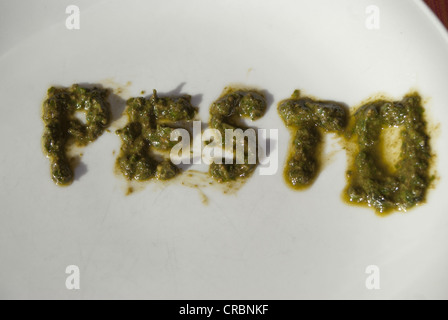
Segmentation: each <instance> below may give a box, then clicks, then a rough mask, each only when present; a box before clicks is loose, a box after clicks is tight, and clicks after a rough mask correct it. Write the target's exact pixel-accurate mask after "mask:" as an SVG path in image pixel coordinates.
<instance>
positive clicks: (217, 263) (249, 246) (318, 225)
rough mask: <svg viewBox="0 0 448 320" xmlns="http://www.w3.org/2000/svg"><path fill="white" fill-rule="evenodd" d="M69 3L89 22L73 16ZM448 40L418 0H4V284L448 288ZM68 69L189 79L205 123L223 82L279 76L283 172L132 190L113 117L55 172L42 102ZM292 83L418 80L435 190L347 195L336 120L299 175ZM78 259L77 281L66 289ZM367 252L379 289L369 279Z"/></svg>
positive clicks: (295, 290)
mask: <svg viewBox="0 0 448 320" xmlns="http://www.w3.org/2000/svg"><path fill="white" fill-rule="evenodd" d="M75 2H76V3H75ZM72 4H75V5H77V6H78V7H79V10H80V29H79V30H69V29H67V27H66V19H67V18H68V17H69V14H67V13H66V8H67V6H69V5H72ZM372 6H373V7H372ZM377 14H378V15H377ZM373 15H374V16H373ZM372 19H373V20H372ZM378 19H379V20H378ZM377 27H378V28H377ZM447 56H448V36H447V33H446V31H445V30H444V29H443V27H442V26H441V24H440V23H439V22H438V21H437V20H436V18H435V17H434V16H433V14H432V13H431V12H430V11H429V9H428V8H427V7H426V6H425V5H424V4H423V3H421V2H420V1H408V0H399V1H398V0H397V1H385V0H384V1H380V0H369V1H364V0H361V1H359V0H356V1H348V0H346V1H344V0H340V1H330V0H319V1H287V0H281V1H278V0H276V1H274V0H263V1H255V0H253V1H233V0H230V1H205V0H192V1H180V0H179V1H136V0H131V1H73V3H72V2H71V1H66V0H63V1H29V2H27V4H26V5H24V4H23V3H22V2H20V3H19V2H17V1H1V2H0V97H1V107H0V108H1V111H2V112H1V117H0V145H1V153H0V164H1V167H0V205H1V210H0V211H1V212H0V261H1V263H0V297H1V298H64V299H90V298H148V299H299V298H330V299H331V298H366V299H370V298H372V299H377V298H386V299H389V298H392V299H394V298H410V299H414V298H445V299H446V298H448V273H447V272H446V270H448V232H447V230H448V197H447V194H448V184H447V179H446V178H447V176H448V172H447V170H448V166H446V165H445V164H446V163H448V153H447V148H446V146H447V141H448V135H447V131H446V128H447V127H448V90H447V84H448V60H447ZM73 83H89V84H95V83H97V84H98V83H100V84H102V85H104V86H105V87H111V88H113V89H116V90H117V89H118V88H121V89H120V90H121V93H120V97H121V98H122V99H126V98H128V97H131V96H138V95H140V92H141V91H142V90H145V91H146V92H151V90H152V89H157V90H158V91H159V92H160V93H170V92H177V93H186V94H190V95H192V96H193V101H194V103H195V104H196V105H197V106H198V107H199V110H200V111H199V118H200V119H201V120H202V121H203V122H204V123H206V122H207V121H208V113H209V106H210V104H211V103H212V101H214V100H215V99H216V98H217V97H218V96H219V95H220V93H221V92H222V90H223V89H224V87H225V86H227V85H229V84H235V83H238V84H243V85H246V86H251V87H256V88H260V89H263V90H266V91H267V92H268V93H269V96H270V99H269V100H270V106H269V108H268V111H267V113H266V115H265V116H264V117H263V118H262V119H260V120H258V121H256V122H253V123H251V124H250V125H253V126H255V127H257V128H266V129H278V134H279V138H278V143H276V144H273V145H272V150H271V151H278V162H279V168H278V172H277V174H275V175H271V176H261V175H260V174H259V172H258V171H257V172H256V173H255V174H254V176H253V177H252V178H251V179H250V180H248V182H247V183H246V184H245V185H244V186H243V187H242V188H241V189H240V190H239V191H238V192H237V193H236V194H230V195H229V194H223V193H222V191H221V190H220V189H218V188H214V187H203V188H202V187H201V188H200V189H201V190H200V191H199V190H198V189H195V188H190V187H188V186H183V185H182V184H181V183H179V181H177V182H176V181H174V182H172V183H169V184H160V183H148V184H147V185H146V186H145V187H144V188H142V189H141V190H137V191H136V192H135V193H133V194H132V195H130V196H126V195H125V188H126V185H125V183H124V181H123V179H120V178H119V177H117V176H116V175H115V174H114V163H115V158H116V154H115V155H113V152H114V151H115V152H118V151H119V148H120V140H119V138H118V137H117V136H116V135H115V134H114V133H113V130H114V129H116V128H117V127H118V124H114V125H113V126H112V130H111V131H112V132H111V133H104V134H103V135H102V136H101V137H100V138H99V139H98V140H97V141H96V142H95V143H92V144H91V145H89V146H88V147H87V148H85V150H84V156H83V158H82V164H81V165H80V166H79V167H78V169H77V170H76V180H75V181H74V183H73V184H72V185H71V186H69V187H66V188H60V187H57V186H55V185H54V184H53V182H52V181H51V179H50V174H49V162H48V160H47V159H46V158H45V156H44V155H43V154H42V149H41V136H42V132H43V123H42V120H41V104H42V101H43V99H44V98H45V95H46V90H47V89H48V88H49V87H50V86H51V85H60V86H70V85H71V84H73ZM295 89H301V90H302V91H303V92H304V93H306V94H309V95H313V96H317V97H319V98H321V99H331V100H336V101H342V102H345V103H346V104H347V105H349V106H356V105H358V104H359V103H361V102H362V101H363V100H365V99H366V98H368V97H370V96H372V95H375V94H378V93H384V94H386V95H388V96H390V97H392V98H395V99H401V97H402V96H403V95H405V94H406V93H408V92H410V91H411V90H414V89H417V90H418V91H419V92H420V93H421V95H422V96H423V97H424V99H425V107H426V109H427V114H428V120H429V121H430V123H431V125H433V126H437V127H438V129H437V130H436V132H435V134H434V138H433V140H432V142H433V149H434V151H435V152H436V154H437V173H438V177H439V179H438V181H437V184H436V187H435V189H433V190H430V192H429V193H428V199H427V203H426V204H424V205H421V206H419V207H417V208H415V209H413V210H410V211H409V212H407V213H406V214H401V213H396V214H393V215H390V216H388V217H385V218H381V217H379V216H377V215H375V213H374V212H373V211H372V210H371V209H368V208H360V207H353V206H349V205H347V204H345V203H344V202H343V201H342V200H341V194H342V192H343V189H344V187H345V184H346V181H345V171H346V168H347V159H346V154H345V151H344V150H343V149H342V148H341V146H340V145H339V144H338V143H337V142H336V140H335V139H334V138H332V137H331V136H330V137H328V139H327V144H326V148H325V157H326V158H329V159H330V160H328V161H326V162H325V166H324V168H323V170H322V172H321V174H320V175H319V177H318V179H317V180H316V182H315V184H314V185H313V186H312V188H310V189H309V190H307V191H304V192H297V191H293V190H291V189H289V188H288V187H287V186H286V184H285V183H284V181H283V177H282V170H283V165H284V163H285V157H286V154H287V152H286V151H287V148H288V144H289V141H290V137H289V132H288V131H287V130H286V128H285V127H284V125H283V123H282V121H281V119H280V117H279V116H278V114H277V110H276V109H277V103H278V102H279V101H281V100H282V99H286V98H288V97H289V96H290V95H291V94H292V92H293V91H294V90H295ZM118 102H119V101H115V102H114V105H115V109H114V110H115V111H114V112H115V116H117V114H119V111H120V110H119V106H120V103H118ZM117 106H118V107H117ZM114 126H115V127H114ZM191 169H195V170H202V169H203V167H197V168H196V167H194V166H193V167H191ZM204 196H205V197H207V199H208V205H205V204H204V203H203V198H204ZM70 265H75V266H78V267H79V271H80V286H81V288H80V290H68V289H67V287H66V280H67V277H69V274H66V268H67V266H70ZM368 266H376V267H378V270H379V272H380V273H379V274H380V278H379V281H380V289H379V290H369V289H368V288H367V287H366V280H367V279H368V277H369V274H367V273H366V269H368Z"/></svg>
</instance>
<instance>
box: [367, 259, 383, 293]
mask: <svg viewBox="0 0 448 320" xmlns="http://www.w3.org/2000/svg"><path fill="white" fill-rule="evenodd" d="M366 274H368V276H367V278H366V288H367V289H368V290H380V268H379V267H378V266H375V265H370V266H367V267H366Z"/></svg>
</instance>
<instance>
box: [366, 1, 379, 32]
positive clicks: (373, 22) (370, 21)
mask: <svg viewBox="0 0 448 320" xmlns="http://www.w3.org/2000/svg"><path fill="white" fill-rule="evenodd" d="M366 15H367V18H366V22H365V26H366V28H367V29H369V30H378V29H379V28H380V8H379V7H378V6H375V5H370V6H368V7H367V8H366Z"/></svg>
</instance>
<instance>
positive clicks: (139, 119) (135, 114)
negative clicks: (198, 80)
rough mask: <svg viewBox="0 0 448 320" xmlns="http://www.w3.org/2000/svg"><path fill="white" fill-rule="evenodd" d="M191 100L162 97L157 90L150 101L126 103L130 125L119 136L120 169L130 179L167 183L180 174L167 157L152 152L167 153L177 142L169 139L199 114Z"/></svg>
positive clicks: (121, 130)
mask: <svg viewBox="0 0 448 320" xmlns="http://www.w3.org/2000/svg"><path fill="white" fill-rule="evenodd" d="M190 100H191V96H189V95H184V96H180V97H163V98H161V97H158V96H157V92H156V90H154V93H153V95H152V96H151V97H150V98H149V99H145V98H143V97H138V98H130V99H129V100H128V101H127V103H126V114H127V116H128V119H129V122H128V124H127V125H126V126H125V127H124V128H122V129H120V130H117V131H116V133H117V134H118V135H119V136H120V138H121V140H122V142H123V143H122V146H121V150H120V155H119V156H118V158H117V167H118V168H119V170H120V171H121V172H122V174H123V175H124V176H125V177H126V178H127V179H128V180H132V179H134V180H137V181H144V180H148V179H151V178H156V179H157V180H168V179H171V178H174V177H175V176H176V175H177V174H178V173H179V169H178V168H177V167H176V166H175V165H174V164H173V163H172V162H171V161H170V160H169V159H168V158H164V159H163V160H161V161H159V160H157V159H156V157H155V156H154V155H153V154H154V152H153V151H158V152H162V153H163V152H168V151H169V150H171V148H172V147H173V146H174V145H175V144H176V143H177V141H172V140H171V139H170V137H171V133H172V132H173V130H175V129H176V126H178V125H180V124H181V123H182V122H186V121H189V120H192V119H193V118H194V116H195V115H196V113H197V109H196V108H195V107H193V106H192V105H191V102H190ZM151 149H153V150H151Z"/></svg>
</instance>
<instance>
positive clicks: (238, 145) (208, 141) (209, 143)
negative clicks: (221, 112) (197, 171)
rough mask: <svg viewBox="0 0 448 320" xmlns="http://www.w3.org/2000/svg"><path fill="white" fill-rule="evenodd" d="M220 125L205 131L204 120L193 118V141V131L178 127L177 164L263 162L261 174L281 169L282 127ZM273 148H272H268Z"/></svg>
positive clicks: (174, 156)
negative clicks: (221, 129) (222, 129)
mask: <svg viewBox="0 0 448 320" xmlns="http://www.w3.org/2000/svg"><path fill="white" fill-rule="evenodd" d="M267 133H268V130H267V129H258V130H255V129H251V128H249V129H246V130H244V131H243V130H242V129H225V131H224V137H223V135H222V133H221V131H219V130H218V129H211V128H208V129H205V130H204V131H202V129H201V122H200V121H194V122H193V143H191V138H190V132H189V131H188V130H186V129H182V128H178V129H175V130H173V131H172V132H171V136H170V140H171V141H177V144H176V145H174V146H173V148H172V149H171V151H170V160H171V162H172V163H173V164H175V165H179V164H201V163H205V164H207V165H210V164H212V163H216V164H222V163H225V164H259V165H260V175H264V176H266V175H274V174H276V173H277V170H278V149H277V147H276V145H277V141H278V130H277V129H269V139H268V134H267ZM268 151H269V152H268Z"/></svg>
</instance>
